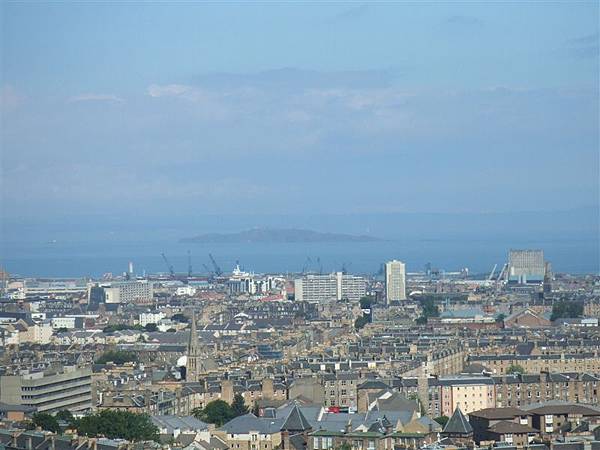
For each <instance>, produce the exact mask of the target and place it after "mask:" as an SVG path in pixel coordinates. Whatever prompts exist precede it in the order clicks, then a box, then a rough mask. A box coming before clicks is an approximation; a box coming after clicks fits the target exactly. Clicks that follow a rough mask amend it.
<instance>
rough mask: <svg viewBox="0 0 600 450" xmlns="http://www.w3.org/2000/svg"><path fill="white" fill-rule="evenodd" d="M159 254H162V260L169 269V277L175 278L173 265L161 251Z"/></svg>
mask: <svg viewBox="0 0 600 450" xmlns="http://www.w3.org/2000/svg"><path fill="white" fill-rule="evenodd" d="M160 255H161V256H162V259H163V261H164V262H165V264H166V265H167V269H169V275H171V278H175V270H174V269H173V265H172V264H171V263H170V262H169V260H168V259H167V257H166V256H165V254H164V253H161V254H160Z"/></svg>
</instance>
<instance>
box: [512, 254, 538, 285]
mask: <svg viewBox="0 0 600 450" xmlns="http://www.w3.org/2000/svg"><path fill="white" fill-rule="evenodd" d="M545 274H546V265H545V263H544V251H543V250H510V252H509V253H508V282H509V283H518V284H527V283H542V282H543V281H544V275H545Z"/></svg>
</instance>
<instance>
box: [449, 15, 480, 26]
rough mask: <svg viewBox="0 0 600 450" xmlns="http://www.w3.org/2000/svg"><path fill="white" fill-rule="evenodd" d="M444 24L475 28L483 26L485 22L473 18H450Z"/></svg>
mask: <svg viewBox="0 0 600 450" xmlns="http://www.w3.org/2000/svg"><path fill="white" fill-rule="evenodd" d="M444 23H445V24H446V25H452V26H457V27H463V28H466V27H469V28H475V27H481V26H483V20H481V19H478V18H477V17H473V16H450V17H448V18H447V19H446V20H445V21H444Z"/></svg>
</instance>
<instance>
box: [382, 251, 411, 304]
mask: <svg viewBox="0 0 600 450" xmlns="http://www.w3.org/2000/svg"><path fill="white" fill-rule="evenodd" d="M402 300H406V265H405V264H404V263H403V262H401V261H396V260H395V259H394V260H393V261H388V262H386V263H385V302H386V304H387V305H389V304H390V303H391V302H397V301H402Z"/></svg>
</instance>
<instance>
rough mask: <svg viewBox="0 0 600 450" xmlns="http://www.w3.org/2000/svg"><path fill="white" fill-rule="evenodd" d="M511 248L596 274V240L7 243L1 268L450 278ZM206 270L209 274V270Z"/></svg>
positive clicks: (39, 273) (41, 272) (68, 273)
mask: <svg viewBox="0 0 600 450" xmlns="http://www.w3.org/2000/svg"><path fill="white" fill-rule="evenodd" d="M511 248H520V249H525V248H535V249H543V250H544V253H545V258H546V260H547V261H550V263H551V264H552V268H553V270H554V272H568V273H577V274H582V273H595V274H597V273H598V271H599V256H598V254H599V252H598V240H597V239H594V238H593V237H589V236H588V237H587V238H578V237H571V238H566V239H557V238H553V239H547V240H540V239H536V238H528V239H515V238H512V239H508V240H507V239H496V238H488V239H486V238H479V239H458V238H446V239H419V238H406V239H402V238H398V239H389V240H382V241H373V242H350V243H348V242H319V243H219V244H204V243H202V244H200V243H180V242H179V241H178V240H177V239H173V238H168V239H158V238H153V239H144V240H133V239H128V240H123V239H111V238H105V239H91V240H85V239H76V240H69V239H50V240H44V241H40V240H36V239H26V240H10V241H3V242H2V247H1V249H2V254H1V257H0V265H1V266H2V267H3V268H4V270H6V271H8V272H9V273H10V274H11V275H21V276H26V277H58V278H69V277H101V276H103V275H104V274H106V273H112V274H114V275H116V274H120V273H122V272H124V271H126V270H127V267H128V264H129V262H132V263H133V266H134V271H135V273H136V274H138V275H143V274H148V273H160V272H167V270H168V267H167V264H166V263H165V261H164V260H163V257H162V254H163V253H164V255H165V256H166V258H167V259H168V261H169V263H170V264H171V265H172V266H173V268H174V269H175V271H176V272H179V273H187V271H188V252H189V255H190V260H191V265H192V271H193V273H195V274H202V273H206V272H207V270H212V269H213V265H212V263H211V260H210V257H209V254H210V255H212V256H213V257H214V259H215V261H216V263H217V264H218V266H220V268H221V269H222V270H223V271H224V272H229V271H231V270H232V269H233V268H234V267H235V265H236V264H238V263H239V265H240V267H241V268H242V269H243V270H246V271H249V272H255V273H281V274H285V273H293V272H296V273H297V272H301V271H303V270H305V271H313V272H323V273H327V272H332V271H338V270H342V269H343V268H345V269H346V270H347V271H348V272H350V273H357V274H375V273H377V272H378V271H379V270H380V267H381V264H382V263H383V262H385V261H388V260H391V259H399V260H401V261H404V262H405V263H406V264H407V271H408V272H418V271H422V270H423V269H424V266H425V265H426V264H427V263H430V264H431V266H432V267H434V268H438V269H440V270H444V271H447V272H450V271H459V270H461V269H463V268H468V269H469V271H470V273H472V274H475V273H481V274H487V273H489V272H490V271H491V270H492V268H493V266H494V265H495V264H498V268H500V267H502V264H503V263H504V262H506V260H507V253H508V251H509V249H511ZM207 268H208V269H207Z"/></svg>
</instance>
